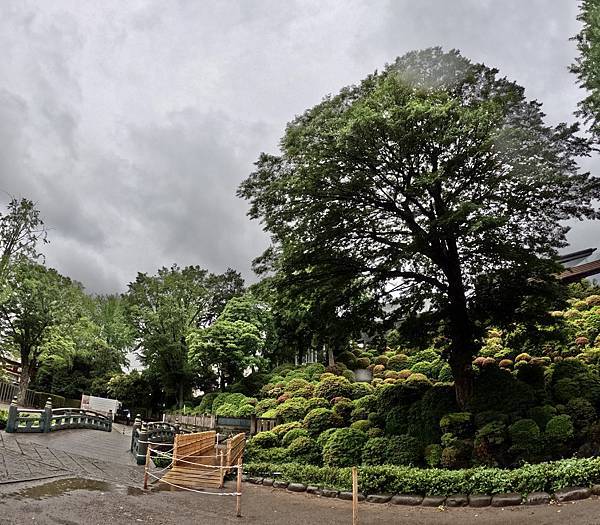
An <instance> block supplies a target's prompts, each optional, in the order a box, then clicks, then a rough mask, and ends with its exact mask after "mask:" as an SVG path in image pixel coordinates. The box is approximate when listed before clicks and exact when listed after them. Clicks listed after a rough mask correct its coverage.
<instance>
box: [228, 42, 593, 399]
mask: <svg viewBox="0 0 600 525" xmlns="http://www.w3.org/2000/svg"><path fill="white" fill-rule="evenodd" d="M543 117H544V115H543V113H542V111H541V105H540V104H539V103H538V102H536V101H530V100H527V99H526V98H525V95H524V90H523V88H522V87H520V86H518V85H517V84H515V83H513V82H510V81H508V80H506V79H504V78H499V77H498V75H497V71H496V70H494V69H490V68H488V67H486V66H484V65H482V64H474V63H471V62H470V61H469V60H467V59H466V58H464V57H462V56H461V55H460V54H459V53H458V52H455V51H452V52H449V53H444V52H442V50H440V49H439V48H434V49H428V50H425V51H419V52H412V53H409V54H407V55H405V56H403V57H401V58H398V59H397V60H396V61H395V62H394V63H393V64H391V65H390V66H388V67H386V68H385V69H384V71H383V72H381V73H375V74H372V75H370V76H368V77H367V78H366V79H365V80H363V81H362V82H361V83H360V84H358V85H356V86H350V87H347V88H344V89H343V90H342V91H341V92H340V93H339V94H338V95H336V96H330V97H327V98H325V99H324V101H323V102H321V103H320V104H318V105H317V106H315V107H314V108H311V109H309V110H307V111H306V112H305V113H304V114H302V115H300V116H299V117H297V118H296V119H295V120H294V121H293V122H291V123H290V124H289V125H288V127H287V129H286V132H285V135H284V137H283V139H282V140H281V154H280V155H268V154H262V155H261V156H260V158H259V160H258V162H257V164H256V166H257V168H256V171H255V172H254V173H253V174H252V175H251V176H250V177H249V178H248V179H247V180H246V181H244V182H243V183H242V185H241V187H240V190H239V194H240V195H241V196H242V197H244V198H246V199H248V200H250V202H251V208H250V215H251V217H253V218H257V219H258V218H260V219H261V220H262V222H263V224H264V227H265V228H266V229H267V230H268V231H269V233H270V234H271V236H272V239H273V241H274V242H273V247H272V249H271V250H272V253H273V254H274V255H275V257H271V259H273V260H276V261H277V263H276V265H273V266H272V267H273V268H274V269H275V270H277V271H278V272H279V273H280V274H282V275H283V277H284V278H285V280H286V281H287V282H288V283H290V286H292V284H293V286H296V287H301V288H304V289H311V288H312V289H313V290H318V291H319V292H320V293H322V295H323V296H324V298H326V297H330V296H331V295H332V294H335V293H337V292H336V290H335V289H334V288H332V287H331V286H329V284H328V283H330V282H331V280H332V279H338V280H341V281H342V282H344V283H345V285H344V287H348V286H352V288H353V289H354V290H355V293H356V294H362V295H363V296H364V297H366V298H368V300H378V301H380V302H383V303H385V304H386V312H387V314H386V315H388V316H392V315H393V314H394V313H397V312H400V313H401V314H402V315H407V314H409V313H411V312H418V311H423V310H424V309H434V310H437V311H438V312H440V313H441V316H440V317H441V318H442V319H443V320H444V323H445V324H444V325H445V327H446V331H447V335H448V338H449V341H450V348H449V352H448V359H449V363H450V365H451V368H452V371H453V374H454V378H455V387H456V394H457V399H458V401H459V403H460V404H461V405H462V406H465V404H466V403H467V402H468V400H469V398H470V396H471V392H472V369H471V361H472V356H473V355H474V354H475V353H476V351H477V348H478V345H477V333H476V324H475V319H474V317H475V316H474V311H473V297H474V295H475V289H476V285H477V283H478V282H479V281H480V280H481V278H482V276H485V275H487V274H493V273H496V272H499V271H507V270H509V271H511V272H513V273H522V274H529V273H532V274H535V275H536V276H537V278H540V277H542V278H550V277H549V274H550V273H551V271H552V265H551V263H550V262H549V261H550V260H551V259H552V258H553V257H554V256H555V254H556V250H557V248H560V247H561V246H564V245H565V235H566V232H567V231H568V228H567V227H565V226H564V223H563V221H564V220H567V219H572V218H576V219H592V218H596V216H597V212H596V210H595V209H594V208H593V206H592V201H593V199H595V198H597V197H599V196H600V184H599V182H598V180H597V179H594V178H591V177H590V176H589V174H587V173H580V172H579V170H578V166H577V163H576V159H577V158H578V157H580V156H582V155H587V154H588V151H589V144H588V143H587V142H586V140H584V139H582V138H579V137H578V136H577V135H576V132H577V126H576V125H572V126H567V125H565V124H561V125H558V126H554V127H553V126H549V125H546V124H545V123H544V120H543ZM540 265H546V269H545V271H540V269H539V268H540ZM534 270H535V271H534ZM336 288H339V286H338V287H336ZM499 293H501V290H499ZM349 308H352V304H351V303H349V302H348V303H347V304H345V305H341V306H340V308H339V309H340V310H341V311H343V310H344V309H349Z"/></svg>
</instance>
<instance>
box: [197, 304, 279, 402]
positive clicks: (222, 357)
mask: <svg viewBox="0 0 600 525" xmlns="http://www.w3.org/2000/svg"><path fill="white" fill-rule="evenodd" d="M187 342H188V345H189V348H190V359H191V361H192V363H193V367H194V369H195V372H196V374H197V375H198V376H199V377H202V378H204V381H205V384H204V385H203V389H204V390H205V391H206V390H208V389H209V387H210V384H209V383H207V382H206V380H207V379H210V378H211V377H213V376H216V377H215V379H216V386H218V387H219V388H225V387H226V386H231V385H232V384H233V383H235V382H237V381H239V380H241V379H242V378H243V377H244V376H245V375H247V374H248V373H250V372H255V371H257V370H258V369H259V367H261V366H262V367H264V366H265V365H266V363H268V362H269V360H268V358H269V357H270V353H271V350H272V348H273V346H274V325H273V318H272V314H271V309H270V306H269V305H268V304H266V303H264V302H262V301H260V300H258V299H257V298H256V297H255V296H254V295H253V294H251V293H246V294H244V295H242V296H239V297H234V298H232V299H230V300H229V302H228V303H227V305H226V306H225V308H224V309H223V312H222V313H221V314H220V315H219V317H218V318H217V319H216V320H215V322H214V323H213V324H211V325H210V326H208V327H206V328H199V329H195V330H192V331H191V332H190V333H189V334H188V336H187Z"/></svg>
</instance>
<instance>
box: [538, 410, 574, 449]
mask: <svg viewBox="0 0 600 525" xmlns="http://www.w3.org/2000/svg"><path fill="white" fill-rule="evenodd" d="M574 432H575V430H574V428H573V422H572V421H571V418H570V417H569V416H567V415H566V414H562V415H560V416H554V417H553V418H552V419H551V420H550V421H548V424H547V425H546V431H545V435H546V437H547V438H548V439H549V440H550V441H555V442H558V443H566V442H567V441H569V440H570V439H571V438H572V437H573V435H574Z"/></svg>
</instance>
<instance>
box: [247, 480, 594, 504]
mask: <svg viewBox="0 0 600 525" xmlns="http://www.w3.org/2000/svg"><path fill="white" fill-rule="evenodd" d="M244 481H245V482H246V483H252V484H254V485H263V486H265V487H273V488H277V489H283V490H287V491H289V492H306V493H308V494H314V495H316V496H321V497H324V498H338V499H342V500H352V492H348V491H339V490H335V489H329V488H322V487H316V486H311V485H305V484H303V483H288V482H287V481H280V480H277V479H273V478H258V477H250V476H245V477H244ZM592 495H595V496H598V495H600V485H592V487H591V488H590V487H567V488H564V489H562V490H558V491H556V492H555V493H554V494H548V493H547V492H532V493H530V494H528V495H527V496H526V497H523V496H521V494H516V493H510V494H494V495H490V494H453V495H450V496H420V495H418V494H359V495H358V499H359V501H367V502H368V503H390V504H394V505H411V506H422V507H467V506H469V507H476V508H481V507H489V506H491V507H511V506H516V505H544V504H548V503H550V502H551V501H555V502H557V503H564V502H567V501H576V500H581V499H586V498H589V497H590V496H592Z"/></svg>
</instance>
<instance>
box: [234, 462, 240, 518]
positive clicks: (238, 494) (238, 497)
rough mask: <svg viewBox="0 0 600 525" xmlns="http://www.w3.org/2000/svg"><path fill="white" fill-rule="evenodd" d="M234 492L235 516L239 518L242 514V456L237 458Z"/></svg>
mask: <svg viewBox="0 0 600 525" xmlns="http://www.w3.org/2000/svg"><path fill="white" fill-rule="evenodd" d="M236 492H237V495H236V497H235V511H236V516H237V517H238V518H240V517H241V516H242V458H240V459H238V469H237V490H236Z"/></svg>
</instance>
